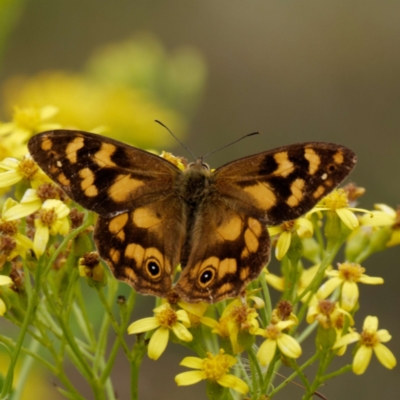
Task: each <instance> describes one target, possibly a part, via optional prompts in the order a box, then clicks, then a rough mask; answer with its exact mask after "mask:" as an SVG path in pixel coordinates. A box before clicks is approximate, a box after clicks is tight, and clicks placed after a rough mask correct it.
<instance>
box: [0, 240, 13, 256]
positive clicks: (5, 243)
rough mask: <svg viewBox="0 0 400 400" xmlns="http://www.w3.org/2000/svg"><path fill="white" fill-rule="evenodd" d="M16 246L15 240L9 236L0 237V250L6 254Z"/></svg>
mask: <svg viewBox="0 0 400 400" xmlns="http://www.w3.org/2000/svg"><path fill="white" fill-rule="evenodd" d="M16 247H17V242H16V241H15V239H14V238H12V237H11V236H1V237H0V252H2V253H3V254H5V255H7V256H8V255H9V254H11V252H12V251H13V250H14V249H15V248H16Z"/></svg>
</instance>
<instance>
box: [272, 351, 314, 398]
mask: <svg viewBox="0 0 400 400" xmlns="http://www.w3.org/2000/svg"><path fill="white" fill-rule="evenodd" d="M318 357H319V355H318V354H314V355H313V356H312V357H311V358H310V359H309V360H307V361H306V362H305V363H304V364H303V365H301V366H300V367H299V368H297V371H296V372H293V374H291V375H290V376H289V377H288V378H286V379H285V380H284V381H283V382H282V383H281V384H280V385H279V386H277V387H276V388H275V389H274V390H272V391H271V392H270V393H269V397H272V396H274V395H275V394H276V393H278V392H279V391H280V390H282V389H283V388H284V387H285V386H286V385H287V384H288V383H289V382H290V381H292V380H293V379H294V378H296V376H298V371H304V369H306V368H307V367H308V366H309V365H311V364H312V363H314V362H315V361H316V360H317V359H318Z"/></svg>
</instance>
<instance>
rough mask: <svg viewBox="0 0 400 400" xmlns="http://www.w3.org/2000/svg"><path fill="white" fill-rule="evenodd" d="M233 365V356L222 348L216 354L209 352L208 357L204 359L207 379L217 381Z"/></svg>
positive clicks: (203, 367) (203, 366)
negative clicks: (225, 352)
mask: <svg viewBox="0 0 400 400" xmlns="http://www.w3.org/2000/svg"><path fill="white" fill-rule="evenodd" d="M231 366H232V364H231V357H230V356H228V355H226V354H224V350H222V349H221V350H220V351H219V354H217V355H216V356H214V355H213V354H212V353H207V358H205V359H204V360H203V365H202V369H203V371H204V374H205V376H206V379H210V380H212V381H217V380H219V379H221V378H222V377H223V376H224V375H226V373H227V372H228V371H229V368H230V367H231Z"/></svg>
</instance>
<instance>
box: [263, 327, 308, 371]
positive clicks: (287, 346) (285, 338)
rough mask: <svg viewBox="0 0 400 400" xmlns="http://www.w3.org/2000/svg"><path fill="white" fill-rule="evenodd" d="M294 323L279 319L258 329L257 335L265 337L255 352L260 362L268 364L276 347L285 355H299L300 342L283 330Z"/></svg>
mask: <svg viewBox="0 0 400 400" xmlns="http://www.w3.org/2000/svg"><path fill="white" fill-rule="evenodd" d="M293 325H295V322H294V321H293V320H287V321H280V322H278V323H277V324H270V325H268V326H267V327H266V328H265V329H258V331H257V335H261V336H263V337H265V338H266V340H264V342H263V343H262V344H261V346H260V348H259V349H258V352H257V358H258V360H259V361H260V364H261V365H263V366H265V365H268V364H269V363H270V362H271V361H272V359H273V358H274V355H275V353H276V350H277V348H279V350H280V351H281V353H282V354H284V355H285V356H287V357H290V358H298V357H300V356H301V347H300V344H299V343H298V342H297V341H296V339H294V338H293V337H292V336H290V335H288V334H286V333H283V331H284V330H285V329H287V328H290V327H291V326H293Z"/></svg>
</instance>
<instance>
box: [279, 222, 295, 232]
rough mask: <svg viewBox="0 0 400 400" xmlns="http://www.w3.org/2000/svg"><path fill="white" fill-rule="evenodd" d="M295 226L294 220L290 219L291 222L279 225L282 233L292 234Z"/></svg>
mask: <svg viewBox="0 0 400 400" xmlns="http://www.w3.org/2000/svg"><path fill="white" fill-rule="evenodd" d="M295 226H296V220H295V219H292V220H291V221H285V222H284V223H283V224H281V228H282V230H283V231H287V232H292V231H293V229H294V228H295Z"/></svg>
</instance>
